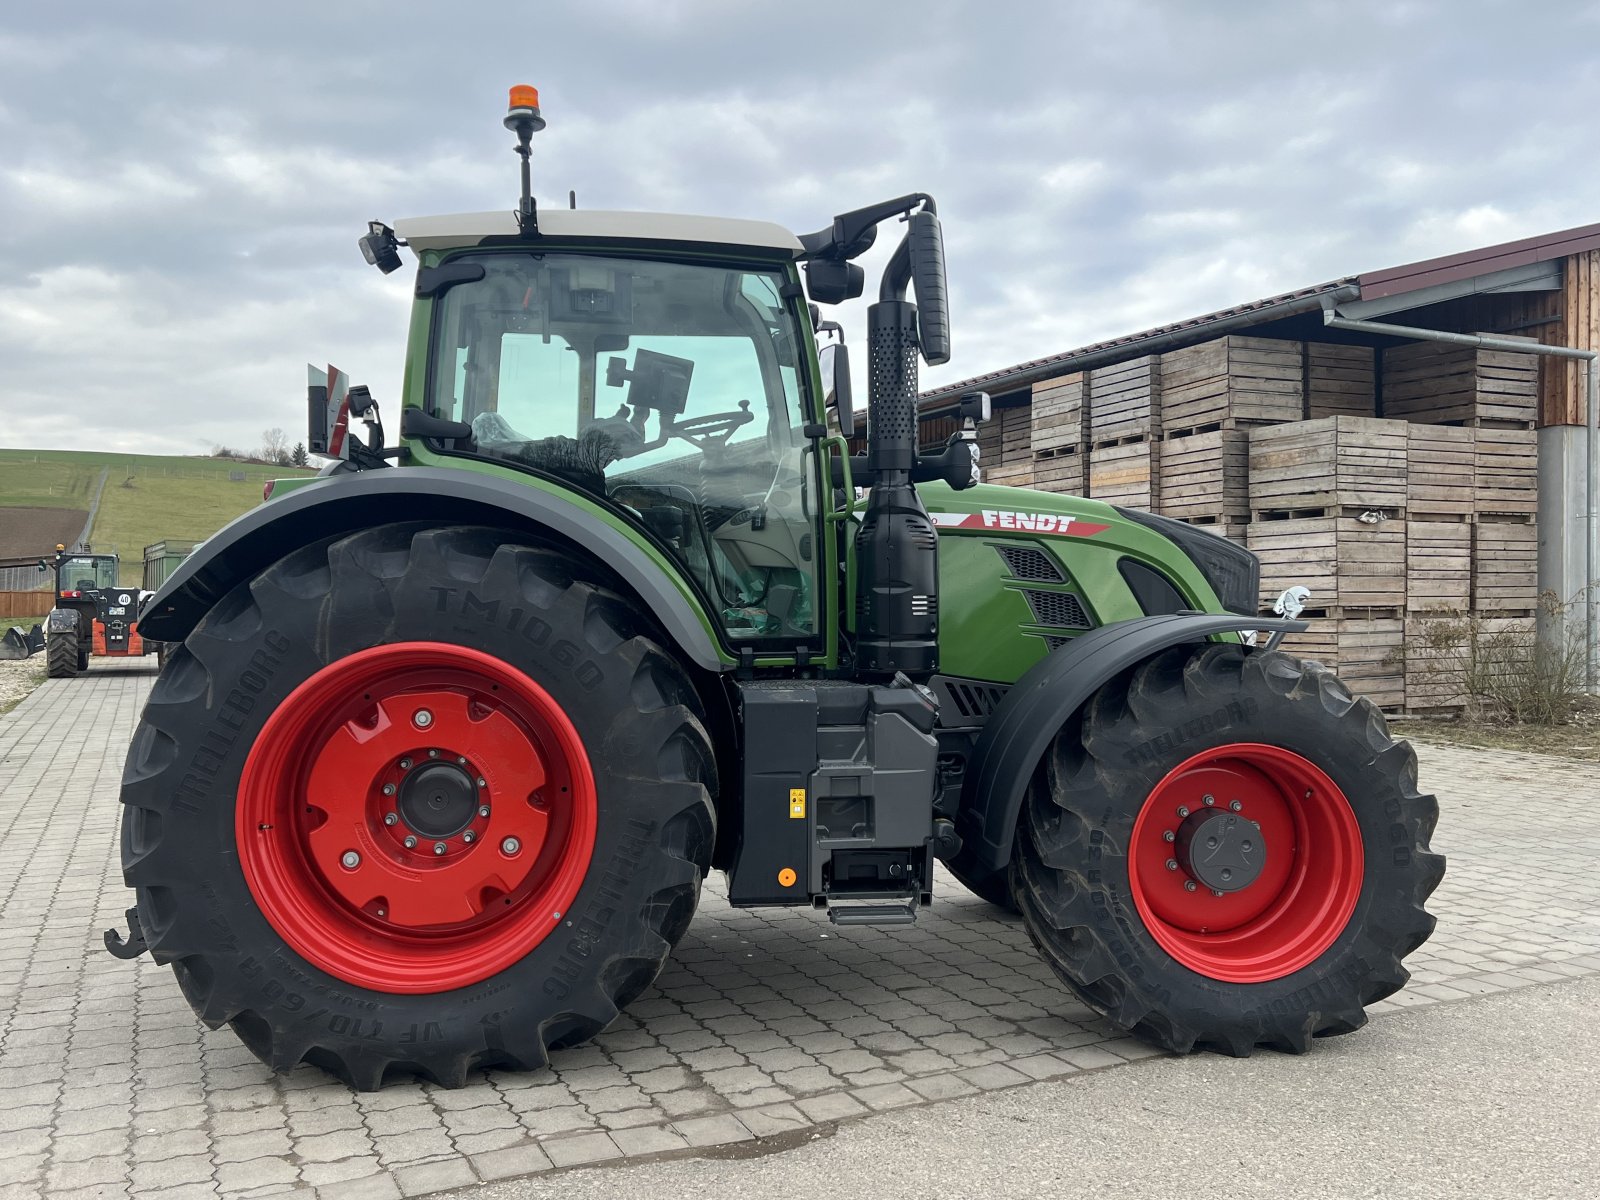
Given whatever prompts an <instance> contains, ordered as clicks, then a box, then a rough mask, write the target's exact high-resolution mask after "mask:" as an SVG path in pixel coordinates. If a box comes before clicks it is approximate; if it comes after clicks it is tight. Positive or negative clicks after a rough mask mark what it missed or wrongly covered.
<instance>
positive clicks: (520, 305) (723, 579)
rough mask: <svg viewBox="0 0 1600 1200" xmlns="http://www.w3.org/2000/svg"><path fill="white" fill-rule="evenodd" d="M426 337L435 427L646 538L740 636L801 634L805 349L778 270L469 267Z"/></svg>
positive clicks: (807, 505) (626, 265)
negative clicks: (553, 483)
mask: <svg viewBox="0 0 1600 1200" xmlns="http://www.w3.org/2000/svg"><path fill="white" fill-rule="evenodd" d="M463 261H466V262H475V263H478V264H481V265H482V267H483V270H484V275H483V278H482V279H480V280H475V281H471V282H467V283H461V284H457V285H456V286H454V287H452V288H450V289H449V291H447V292H446V293H445V295H444V299H443V301H442V302H441V307H440V313H439V318H438V320H437V322H436V324H435V330H436V333H435V337H436V339H437V341H436V343H435V347H434V356H433V362H434V374H433V379H432V382H431V388H432V393H431V401H432V408H433V411H434V412H435V413H436V414H437V415H439V416H442V417H446V418H449V419H452V420H457V421H464V422H467V423H469V424H470V425H471V426H472V431H473V449H474V451H475V452H476V453H477V454H479V455H482V456H486V457H491V458H497V459H501V460H504V461H507V462H510V463H514V464H517V465H519V466H522V467H526V468H531V469H534V470H537V471H539V472H541V473H543V474H546V475H551V476H554V477H556V478H558V479H560V480H561V481H562V482H564V483H566V484H568V485H569V486H572V487H575V488H577V489H579V490H582V491H584V492H587V493H590V494H592V495H594V496H597V497H603V498H604V499H605V500H607V501H608V502H610V503H611V504H612V505H613V506H614V507H616V508H617V509H619V510H620V511H622V512H623V513H624V514H625V515H627V516H629V517H630V518H631V519H633V520H635V521H637V522H638V523H639V524H640V525H642V526H643V527H645V528H646V529H648V530H649V531H650V532H651V533H652V534H654V535H655V537H656V538H657V539H658V540H660V541H661V542H664V543H665V544H666V545H667V546H668V548H669V549H670V550H672V551H673V552H674V554H675V555H676V557H677V558H678V559H679V560H680V562H681V563H682V564H683V565H684V566H685V567H686V568H687V569H688V571H689V573H690V574H691V576H692V577H693V578H695V579H696V581H697V582H699V583H700V585H701V586H702V588H703V589H704V590H705V591H706V592H707V593H708V594H709V595H710V597H711V599H712V601H713V603H714V604H715V605H717V606H718V607H719V608H720V610H721V612H722V616H723V623H724V627H725V628H726V629H727V631H728V632H729V633H730V634H731V635H733V636H738V637H782V636H789V637H793V636H796V635H799V636H809V635H810V634H812V633H813V632H814V631H815V629H816V614H815V611H814V607H815V606H814V597H815V587H814V583H815V567H814V563H813V561H812V559H813V554H814V549H815V539H814V538H812V537H810V536H808V534H807V530H808V526H809V523H810V521H811V516H810V514H811V513H813V512H814V511H815V505H814V504H812V503H811V502H810V498H809V496H808V495H807V489H808V488H809V487H810V486H811V484H810V481H809V480H808V479H807V478H806V475H805V470H804V467H805V461H806V460H805V459H804V457H803V451H804V449H805V448H806V446H807V445H808V443H807V442H806V440H805V438H804V436H803V434H802V433H801V430H802V427H803V426H804V424H805V420H806V418H805V413H804V408H803V406H802V402H801V392H800V374H799V367H798V362H799V353H800V346H801V345H802V343H801V341H800V339H799V334H798V331H797V329H796V327H795V323H794V321H793V317H792V315H791V311H790V305H789V304H788V303H787V302H786V301H785V300H784V299H783V296H782V291H781V289H782V288H783V285H784V282H785V278H784V276H783V274H782V273H781V272H779V271H776V270H762V269H752V268H744V267H724V266H715V265H708V264H694V263H675V262H659V261H650V260H646V259H632V258H621V257H618V258H601V257H591V256H586V255H574V254H530V253H526V252H520V251H519V252H514V253H498V254H482V255H475V256H469V257H467V258H465V259H454V260H452V262H457V263H459V262H463Z"/></svg>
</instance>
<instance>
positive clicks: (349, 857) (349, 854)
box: [339, 850, 361, 871]
mask: <svg viewBox="0 0 1600 1200" xmlns="http://www.w3.org/2000/svg"><path fill="white" fill-rule="evenodd" d="M339 863H340V865H341V866H343V867H345V868H346V869H348V870H351V871H354V870H355V869H356V868H357V867H359V866H360V865H361V855H359V854H357V853H356V852H355V851H354V850H346V851H345V852H344V853H343V854H341V855H340V856H339Z"/></svg>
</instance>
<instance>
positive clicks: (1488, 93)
mask: <svg viewBox="0 0 1600 1200" xmlns="http://www.w3.org/2000/svg"><path fill="white" fill-rule="evenodd" d="M66 14H67V10H61V9H59V8H58V7H57V8H55V9H52V8H51V7H49V6H31V7H28V8H13V9H11V10H10V11H8V13H7V16H6V18H5V24H4V25H3V26H0V146H3V147H4V152H3V153H0V413H3V414H4V417H5V420H6V422H7V428H9V429H10V430H12V431H13V436H15V437H16V438H18V439H19V440H21V441H23V442H26V443H28V444H34V445H49V444H57V445H66V444H85V445H93V446H106V447H125V448H129V449H148V448H164V449H170V450H192V449H194V448H195V447H196V446H197V445H198V444H199V443H200V442H201V441H202V440H217V441H229V442H235V443H237V442H251V441H253V440H254V439H255V438H256V436H257V435H258V432H259V430H260V429H261V428H262V427H263V426H266V425H273V424H276V425H282V426H283V427H285V428H287V429H296V428H297V427H298V425H299V422H300V416H299V414H300V409H301V406H300V400H299V396H300V387H301V383H302V378H303V377H302V375H301V370H302V364H303V363H304V362H305V361H306V360H308V359H310V360H312V361H317V362H323V361H330V360H331V361H333V362H336V363H338V364H339V365H341V366H344V367H346V368H347V369H349V370H350V371H352V372H353V374H354V375H355V376H356V377H357V378H358V379H363V380H365V381H367V382H369V383H370V384H372V385H373V386H374V388H375V390H376V391H377V392H378V394H379V395H380V396H382V397H392V396H394V395H395V393H396V392H397V390H398V387H399V381H400V370H401V355H402V352H403V339H404V324H405V305H406V301H407V286H406V283H405V280H404V277H403V276H400V275H397V276H395V277H392V278H390V279H387V280H385V279H381V278H379V277H378V276H377V275H376V273H374V272H372V271H371V270H370V269H368V268H366V267H365V265H364V264H363V263H361V262H360V259H359V256H358V255H357V253H356V251H355V247H354V239H355V237H356V236H357V234H358V233H359V232H360V231H361V230H362V228H363V225H364V222H365V221H366V219H368V218H369V217H384V218H395V217H399V216H406V215H415V214H419V213H428V212H449V211H459V210H476V209H481V208H486V207H495V206H507V207H509V206H510V204H511V203H512V201H513V194H514V188H515V159H514V157H513V156H512V154H511V150H510V139H509V137H508V135H506V134H505V132H504V131H503V130H502V129H501V128H500V124H499V120H498V117H499V113H500V106H501V104H502V103H503V99H504V88H505V87H506V86H507V85H509V84H510V83H514V82H521V81H527V82H532V83H535V84H537V85H539V87H540V88H541V91H542V92H543V94H544V98H545V108H546V113H547V116H548V117H549V119H550V122H551V125H550V129H549V131H548V132H546V133H544V134H542V135H540V138H539V139H538V141H537V142H536V167H535V171H536V174H535V178H536V181H537V185H538V188H539V190H540V193H541V196H542V198H543V201H544V203H547V204H548V203H561V202H563V201H564V198H565V195H566V191H567V189H568V188H576V189H577V192H578V195H579V198H580V203H582V204H584V205H585V206H586V207H618V208H663V209H669V210H677V211H690V212H709V213H723V214H728V215H740V216H752V217H761V218H766V219H771V220H777V221H780V222H783V223H785V224H787V225H789V226H790V227H791V228H796V229H802V230H804V229H811V228H816V227H818V226H820V225H821V224H823V223H824V222H825V221H826V220H827V219H828V217H829V216H831V214H832V213H833V212H835V211H839V210H841V209H843V208H847V207H851V206H854V205H858V204H862V203H866V202H869V201H871V200H874V199H879V198H882V197H884V196H887V195H893V194H898V193H900V192H904V191H910V190H926V191H929V192H931V193H933V194H934V195H936V196H937V197H938V198H939V201H940V210H941V212H942V213H943V214H944V217H945V228H946V237H947V240H948V246H949V259H950V270H951V276H952V302H953V306H954V308H955V317H956V337H957V340H956V357H955V360H954V362H953V363H952V364H951V365H950V366H949V367H946V368H943V369H941V370H940V371H939V372H937V373H931V374H930V379H929V382H937V381H939V380H950V379H953V378H957V377H960V376H965V375H970V374H977V373H979V372H982V371H985V370H988V369H992V368H995V367H1000V366H1004V365H1006V364H1007V363H1009V362H1013V361H1017V360H1020V359H1023V358H1030V357H1035V356H1038V355H1041V354H1047V353H1051V352H1054V351H1057V350H1061V349H1065V348H1069V347H1071V346H1074V345H1078V344H1081V343H1083V342H1087V341H1091V340H1094V339H1096V338H1099V337H1104V336H1110V335H1114V334H1118V333H1124V332H1129V331H1131V330H1133V329H1136V328H1140V327H1143V326H1146V325H1150V324H1154V323H1158V322H1161V321H1164V320H1170V319H1176V318H1180V317H1183V316H1186V315H1191V314H1193V313H1197V312H1201V311H1205V310H1207V309H1210V308H1214V307H1218V306H1221V305H1226V304H1230V303H1234V302H1238V301H1241V300H1245V299H1249V298H1252V297H1254V296H1257V295H1262V294H1267V293H1270V292H1273V291H1276V290H1280V289H1283V288H1288V287H1294V286H1298V285H1301V284H1305V283H1311V282H1315V281H1318V280H1321V279H1325V278H1329V277H1332V276H1335V275H1341V274H1345V273H1348V272H1350V271H1354V270H1361V269H1366V268H1371V267H1376V266H1383V265H1389V264H1391V263H1394V262H1400V261H1405V260H1407V259H1411V258H1416V257H1421V256H1425V255H1428V254H1434V253H1443V252H1448V251H1451V250H1457V249H1463V248H1466V247H1469V246H1472V245H1477V244H1482V243H1486V242H1490V241H1495V240H1499V239H1502V238H1509V237H1515V236H1521V235H1525V234H1530V233H1536V232H1541V231H1544V230H1548V229H1556V228H1561V227H1563V226H1567V225H1575V224H1581V223H1585V222H1587V221H1590V220H1593V219H1595V218H1596V216H1597V215H1600V214H1597V213H1596V212H1595V210H1594V207H1593V202H1592V201H1591V197H1592V196H1593V195H1595V194H1597V188H1596V187H1595V184H1596V175H1597V170H1596V167H1595V165H1594V163H1593V156H1592V155H1591V154H1590V153H1589V152H1588V147H1589V145H1590V143H1591V141H1592V139H1591V138H1590V135H1589V130H1588V127H1587V126H1588V121H1589V117H1588V114H1590V113H1592V112H1593V111H1595V110H1596V107H1597V106H1596V103H1595V102H1596V100H1597V99H1600V80H1597V77H1596V72H1595V70H1594V69H1593V67H1592V63H1591V56H1590V55H1589V54H1588V53H1587V52H1586V50H1585V47H1586V46H1588V45H1589V44H1590V43H1591V42H1592V40H1593V37H1594V34H1595V32H1596V26H1597V24H1600V21H1597V19H1596V13H1595V10H1594V8H1593V7H1591V6H1578V5H1537V6H1536V5H1527V4H1522V5H1512V4H1500V3H1488V2H1468V3H1457V4H1426V5H1424V4H1401V5H1395V4H1377V3H1374V4H1361V3H1345V4H1339V5H1333V4H1318V5H1309V6H1306V5H1275V6H1268V5H1260V4H1253V3H1252V4H1244V3H1220V4H1205V5H1196V4H1186V3H1177V2H1172V3H1134V4H1115V5H1105V4H1100V5H1093V6H1091V5H1087V4H1053V3H1043V2H1036V3H1015V4H1002V3H993V2H990V3H978V2H957V0H946V2H942V3H931V4H926V3H925V4H913V3H881V4H873V3H861V2H859V0H858V2H857V3H853V4H836V3H820V4H813V5H810V6H806V7H803V8H795V7H793V6H775V5H749V4H738V3H733V2H731V0H726V2H725V0H701V2H698V3H688V2H685V3H677V4H670V3H668V4H664V3H660V2H659V0H657V2H651V3H646V2H643V0H641V2H638V3H625V2H610V3H587V4H572V5H560V4H551V3H546V4H540V5H524V6H515V7H513V6H504V5H497V4H496V5H492V4H487V3H466V4H453V5H449V6H445V5H434V4H422V3H415V2H410V3H385V4H381V5H380V4H376V3H362V4H337V5H335V4H326V3H324V4H318V5H313V4H308V3H280V4H275V5H272V6H249V7H241V6H235V5H215V4H201V3H185V4H168V5H162V6H131V5H125V4H113V3H109V2H100V3H88V4H82V5H77V6H74V7H73V8H72V9H71V10H70V15H66ZM879 253H881V251H880V252H879ZM858 320H859V314H854V315H853V316H852V319H851V320H850V321H848V322H847V324H850V325H851V326H852V327H853V328H858V327H859V326H858V323H857V322H858ZM129 412H135V413H137V414H139V418H138V420H137V421H136V423H135V427H134V428H132V429H130V428H129V427H128V424H127V422H126V420H125V414H127V413H129Z"/></svg>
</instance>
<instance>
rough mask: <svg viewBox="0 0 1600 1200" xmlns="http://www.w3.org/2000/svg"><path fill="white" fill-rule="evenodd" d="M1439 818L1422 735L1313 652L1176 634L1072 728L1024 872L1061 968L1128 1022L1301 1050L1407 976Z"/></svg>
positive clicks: (1040, 797)
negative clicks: (1409, 739) (1357, 692)
mask: <svg viewBox="0 0 1600 1200" xmlns="http://www.w3.org/2000/svg"><path fill="white" fill-rule="evenodd" d="M1437 817H1438V805H1437V803H1436V802H1435V801H1434V799H1433V797H1431V796H1424V795H1421V794H1419V793H1418V792H1417V789H1416V756H1415V755H1414V754H1413V753H1412V751H1411V748H1410V746H1409V745H1407V744H1405V743H1403V742H1401V743H1397V742H1395V741H1393V740H1392V739H1391V738H1390V737H1389V735H1388V732H1387V729H1386V727H1385V725H1384V721H1383V717H1382V715H1381V714H1379V713H1378V711H1377V710H1376V709H1375V708H1373V707H1372V705H1371V704H1370V703H1368V702H1367V701H1365V700H1357V699H1355V698H1354V697H1352V696H1351V694H1350V692H1349V690H1348V689H1347V688H1346V687H1345V686H1344V685H1343V684H1342V683H1340V682H1339V681H1338V680H1337V679H1336V678H1335V677H1334V676H1333V675H1332V674H1330V673H1329V672H1328V671H1326V670H1325V669H1324V668H1322V667H1321V666H1319V665H1318V664H1315V663H1306V662H1300V661H1299V660H1296V659H1293V658H1291V657H1289V656H1288V655H1285V654H1280V653H1274V652H1246V651H1245V650H1244V649H1243V648H1242V647H1239V646H1224V645H1209V646H1205V647H1202V648H1199V649H1198V650H1191V649H1190V648H1179V649H1176V650H1172V651H1168V652H1166V653H1164V654H1162V655H1159V656H1157V657H1156V658H1154V659H1152V660H1150V661H1149V662H1147V663H1145V664H1143V665H1141V666H1140V667H1139V668H1138V669H1137V670H1135V671H1134V672H1133V673H1132V674H1131V676H1129V677H1128V678H1126V679H1124V680H1122V681H1119V682H1116V683H1112V684H1108V685H1107V686H1106V687H1105V688H1103V689H1102V690H1101V691H1100V692H1098V693H1096V695H1095V696H1094V697H1093V698H1092V699H1091V700H1090V702H1089V704H1088V705H1086V706H1085V708H1084V710H1083V712H1082V713H1081V714H1080V715H1079V716H1078V717H1076V718H1075V719H1074V720H1073V722H1072V723H1071V724H1070V725H1069V726H1068V727H1067V728H1065V729H1063V730H1062V732H1061V734H1060V735H1059V736H1058V737H1057V739H1056V741H1055V744H1054V746H1053V748H1052V750H1051V752H1050V754H1049V756H1048V758H1047V761H1046V762H1045V763H1044V764H1043V766H1042V768H1041V770H1040V772H1039V774H1038V775H1037V777H1036V778H1035V781H1034V784H1033V786H1032V789H1031V792H1030V795H1029V797H1028V801H1027V805H1026V811H1025V816H1024V820H1023V821H1022V822H1021V824H1020V826H1019V830H1018V842H1017V847H1016V855H1015V859H1014V862H1013V868H1012V871H1013V874H1012V880H1013V885H1014V889H1015V891H1016V895H1017V898H1018V901H1019V903H1020V904H1021V906H1022V910H1023V914H1024V917H1025V919H1026V923H1027V926H1028V930H1029V933H1030V934H1031V935H1032V937H1033V939H1034V941H1035V943H1036V944H1037V945H1038V946H1039V948H1040V950H1041V951H1042V952H1043V953H1044V955H1045V957H1046V958H1047V959H1048V960H1049V961H1050V963H1051V965H1052V966H1053V967H1054V968H1055V970H1056V972H1057V974H1059V975H1060V976H1061V978H1062V979H1063V980H1064V981H1065V982H1066V983H1067V984H1068V985H1069V986H1071V987H1072V989H1073V990H1074V991H1075V992H1076V993H1077V994H1078V995H1079V996H1080V997H1082V998H1083V999H1084V1000H1085V1001H1086V1002H1087V1003H1088V1004H1089V1005H1090V1006H1092V1007H1093V1008H1095V1009H1096V1010H1097V1011H1099V1012H1101V1013H1103V1014H1105V1015H1106V1016H1108V1017H1110V1018H1111V1019H1112V1020H1113V1021H1114V1022H1116V1023H1117V1024H1118V1025H1120V1026H1122V1027H1123V1028H1126V1029H1129V1030H1132V1031H1133V1032H1134V1033H1136V1034H1138V1035H1139V1036H1141V1037H1144V1038H1146V1039H1147V1040H1149V1041H1152V1042H1154V1043H1155V1044H1157V1045H1160V1046H1162V1047H1164V1048H1166V1049H1170V1050H1175V1051H1180V1052H1182V1051H1188V1050H1191V1049H1193V1048H1195V1047H1197V1046H1203V1047H1208V1048H1212V1049H1218V1050H1222V1051H1224V1052H1226V1053H1230V1054H1237V1055H1244V1054H1249V1053H1250V1052H1251V1050H1252V1049H1253V1048H1254V1047H1256V1046H1258V1045H1265V1046H1271V1047H1274V1048H1277V1049H1282V1050H1289V1051H1295V1052H1300V1051H1304V1050H1306V1049H1308V1048H1309V1047H1310V1043H1311V1039H1312V1038H1313V1037H1316V1036H1320V1035H1326V1034H1335V1033H1346V1032H1349V1031H1350V1030H1353V1029H1356V1028H1358V1027H1359V1026H1361V1025H1363V1024H1365V1022H1366V1013H1365V1011H1364V1009H1365V1006H1366V1005H1368V1004H1372V1003H1374V1002H1375V1001H1377V1000H1380V999H1382V998H1383V997H1385V996H1387V995H1389V994H1391V993H1392V992H1394V991H1396V990H1397V989H1399V988H1400V987H1401V986H1402V985H1403V984H1404V983H1405V981H1406V979H1407V978H1409V975H1408V973H1407V971H1406V970H1405V968H1404V967H1402V966H1401V961H1400V960H1401V959H1402V958H1404V957H1405V956H1406V955H1407V954H1409V953H1410V952H1411V951H1412V950H1415V949H1416V948H1417V947H1418V946H1419V945H1421V944H1422V942H1423V941H1425V940H1426V939H1427V937H1428V935H1429V933H1431V932H1432V930H1433V925H1434V920H1433V918H1432V917H1431V916H1429V915H1428V914H1427V913H1426V912H1425V911H1424V909H1423V902H1424V901H1425V900H1426V899H1427V897H1428V895H1429V894H1430V893H1431V892H1432V891H1433V889H1434V888H1435V887H1436V886H1437V885H1438V883H1439V880H1440V878H1441V877H1442V876H1443V873H1444V860H1443V858H1442V857H1440V856H1439V855H1436V854H1433V853H1430V852H1429V850H1428V837H1429V835H1430V834H1431V832H1432V830H1433V826H1434V822H1435V821H1436V820H1437Z"/></svg>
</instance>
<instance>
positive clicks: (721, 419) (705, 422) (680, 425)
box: [667, 400, 755, 450]
mask: <svg viewBox="0 0 1600 1200" xmlns="http://www.w3.org/2000/svg"><path fill="white" fill-rule="evenodd" d="M753 420H755V417H754V416H753V415H752V414H751V412H750V401H748V400H741V401H739V411H738V412H722V413H707V414H706V415H705V416H703V417H690V418H689V419H688V420H687V421H677V420H675V421H673V422H672V424H671V425H670V426H668V428H667V432H668V433H670V434H672V435H673V436H674V437H681V438H682V439H683V440H684V441H686V442H688V443H689V444H690V445H692V446H693V447H694V448H695V449H696V450H705V449H706V447H708V446H710V447H713V448H720V447H722V446H724V445H726V444H727V441H728V439H729V438H730V437H732V436H733V431H734V430H736V429H738V428H739V427H740V426H743V425H748V424H749V423H750V422H751V421H753Z"/></svg>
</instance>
